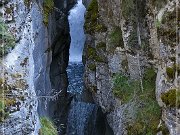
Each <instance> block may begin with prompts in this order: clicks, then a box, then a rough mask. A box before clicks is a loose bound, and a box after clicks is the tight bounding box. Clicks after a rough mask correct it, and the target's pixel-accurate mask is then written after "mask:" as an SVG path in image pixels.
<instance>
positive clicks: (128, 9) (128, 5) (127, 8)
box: [121, 0, 135, 19]
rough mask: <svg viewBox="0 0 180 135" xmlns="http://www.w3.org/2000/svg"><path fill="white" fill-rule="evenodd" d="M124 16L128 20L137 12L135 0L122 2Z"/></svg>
mask: <svg viewBox="0 0 180 135" xmlns="http://www.w3.org/2000/svg"><path fill="white" fill-rule="evenodd" d="M121 9H122V15H123V17H124V18H125V19H128V18H129V17H130V16H131V15H132V13H133V12H134V10H135V4H134V0H122V5H121Z"/></svg>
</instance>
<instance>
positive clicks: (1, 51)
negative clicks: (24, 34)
mask: <svg viewBox="0 0 180 135" xmlns="http://www.w3.org/2000/svg"><path fill="white" fill-rule="evenodd" d="M14 46H15V39H14V37H13V35H12V34H11V33H10V32H9V31H8V28H7V25H6V24H5V23H4V22H3V20H2V18H1V17H0V57H3V56H4V55H6V54H8V53H9V52H10V51H11V50H12V49H13V48H14Z"/></svg>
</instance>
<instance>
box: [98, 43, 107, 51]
mask: <svg viewBox="0 0 180 135" xmlns="http://www.w3.org/2000/svg"><path fill="white" fill-rule="evenodd" d="M96 48H97V49H102V50H104V51H106V43H105V42H99V43H98V44H97V45H96Z"/></svg>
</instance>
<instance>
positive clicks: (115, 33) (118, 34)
mask: <svg viewBox="0 0 180 135" xmlns="http://www.w3.org/2000/svg"><path fill="white" fill-rule="evenodd" d="M109 39H110V42H111V46H109V51H110V52H113V51H114V50H115V49H116V47H121V48H124V42H123V37H122V31H121V28H120V27H114V28H113V30H112V31H111V33H110V34H109Z"/></svg>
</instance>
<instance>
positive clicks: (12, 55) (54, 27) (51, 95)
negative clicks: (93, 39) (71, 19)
mask: <svg viewBox="0 0 180 135" xmlns="http://www.w3.org/2000/svg"><path fill="white" fill-rule="evenodd" d="M48 2H49V3H48ZM75 2H76V1H75V0H70V1H66V0H61V1H59V0H55V1H54V2H53V1H47V0H36V1H31V0H5V1H1V2H0V12H1V19H2V20H3V23H5V25H7V29H6V31H7V32H8V34H10V35H12V37H13V43H14V44H13V45H14V46H13V47H12V46H10V45H9V46H8V50H7V53H6V54H5V55H3V56H1V59H0V63H1V65H0V90H1V93H2V94H1V98H0V100H1V102H2V103H3V104H5V107H3V108H1V109H3V110H2V111H3V112H2V116H1V122H0V126H1V131H0V134H4V135H6V134H9V135H10V134H12V135H13V134H17V135H21V134H32V135H35V134H38V133H39V129H40V123H39V116H48V117H50V118H54V117H56V115H57V114H59V115H61V114H64V109H63V107H64V108H66V107H67V105H66V104H67V103H66V101H63V103H62V102H61V103H62V104H61V105H59V104H57V102H59V100H60V97H63V99H65V97H66V96H67V94H66V90H67V89H66V88H67V85H68V81H67V73H66V68H67V64H68V57H69V45H70V35H69V25H68V19H67V17H68V12H69V10H70V9H71V8H72V7H73V6H74V4H75ZM3 32H4V31H3ZM3 36H4V35H3ZM2 42H3V41H2ZM5 45H6V44H5ZM5 47H6V46H5ZM3 48H4V47H3ZM0 49H1V48H0ZM2 53H3V51H2ZM3 54H4V53H3ZM61 93H62V94H61ZM3 95H4V96H3ZM59 95H60V96H59ZM66 99H67V98H66ZM4 101H5V103H4ZM3 106H4V105H3ZM50 107H51V108H50ZM49 110H50V111H49ZM57 111H61V112H60V113H59V112H57ZM66 111H67V110H66ZM66 114H67V112H66ZM58 118H59V117H58Z"/></svg>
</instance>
